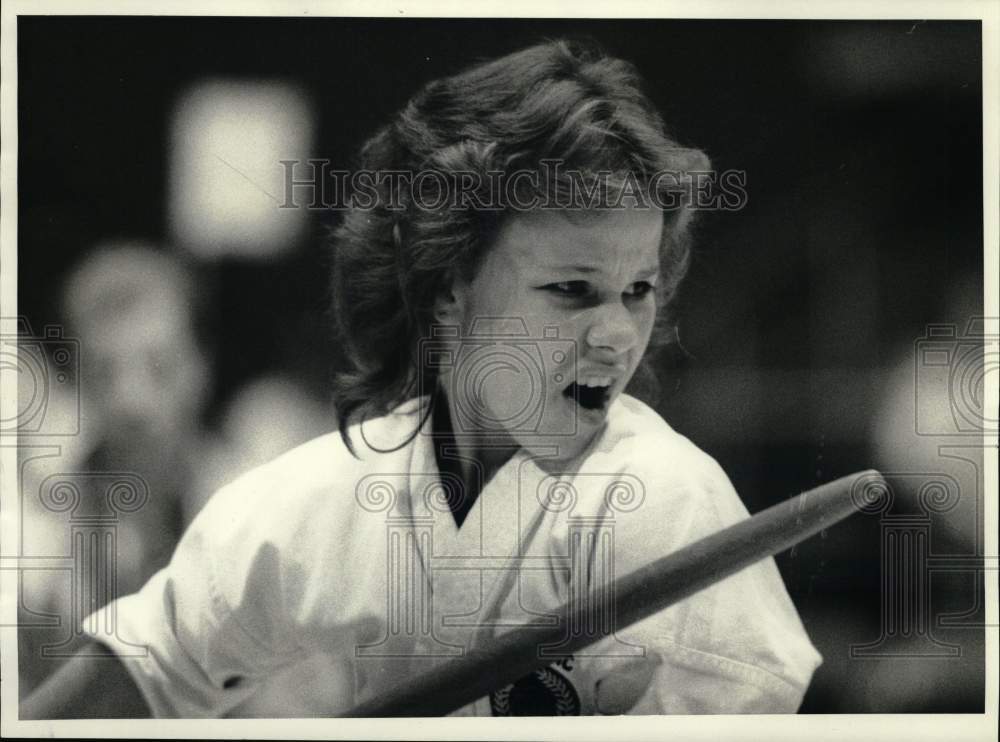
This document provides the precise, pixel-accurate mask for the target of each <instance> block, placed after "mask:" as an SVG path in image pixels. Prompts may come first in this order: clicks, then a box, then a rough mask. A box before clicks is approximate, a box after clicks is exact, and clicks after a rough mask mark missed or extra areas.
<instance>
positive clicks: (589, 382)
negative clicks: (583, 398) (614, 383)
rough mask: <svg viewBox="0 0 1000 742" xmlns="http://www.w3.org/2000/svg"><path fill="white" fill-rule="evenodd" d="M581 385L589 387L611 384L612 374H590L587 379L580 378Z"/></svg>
mask: <svg viewBox="0 0 1000 742" xmlns="http://www.w3.org/2000/svg"><path fill="white" fill-rule="evenodd" d="M578 383H579V384H580V385H581V386H589V387H600V386H611V377H610V376H588V377H587V378H585V379H580V381H579V382H578Z"/></svg>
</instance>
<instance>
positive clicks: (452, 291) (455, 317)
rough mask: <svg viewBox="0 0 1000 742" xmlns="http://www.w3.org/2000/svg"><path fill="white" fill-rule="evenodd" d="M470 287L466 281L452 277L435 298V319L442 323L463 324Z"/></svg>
mask: <svg viewBox="0 0 1000 742" xmlns="http://www.w3.org/2000/svg"><path fill="white" fill-rule="evenodd" d="M468 289H469V287H468V284H467V283H466V282H465V281H462V280H461V279H457V278H450V279H449V280H448V281H446V282H445V285H444V287H443V288H442V289H441V291H439V292H438V296H437V299H435V300H434V320H435V321H436V322H438V323H440V324H442V325H461V324H463V320H464V319H465V312H466V307H467V305H468V295H469V290H468Z"/></svg>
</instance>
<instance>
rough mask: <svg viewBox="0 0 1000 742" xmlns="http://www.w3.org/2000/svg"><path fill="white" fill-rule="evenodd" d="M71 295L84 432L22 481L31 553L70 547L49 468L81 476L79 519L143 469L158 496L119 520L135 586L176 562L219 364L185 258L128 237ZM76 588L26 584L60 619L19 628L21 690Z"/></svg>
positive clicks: (26, 600) (48, 579) (119, 567)
mask: <svg viewBox="0 0 1000 742" xmlns="http://www.w3.org/2000/svg"><path fill="white" fill-rule="evenodd" d="M63 299H64V313H65V319H66V325H67V331H68V333H69V335H70V336H72V337H74V338H76V339H77V340H78V342H79V348H80V355H81V359H80V378H79V384H80V407H81V409H80V416H81V420H80V435H79V436H76V437H75V438H72V439H70V441H69V447H68V448H67V451H66V455H64V456H60V457H59V458H49V459H48V461H46V462H45V463H44V464H43V465H42V466H35V467H33V468H32V469H31V470H30V471H31V473H30V474H28V475H26V476H25V477H24V480H23V481H22V489H23V491H22V502H23V503H24V508H23V509H24V520H25V524H26V528H25V534H24V541H25V543H24V548H25V549H26V551H25V553H32V554H35V555H40V556H41V555H44V556H62V555H66V554H71V553H72V552H71V551H70V550H69V549H70V544H69V533H70V530H69V529H70V525H69V519H68V517H67V514H66V513H56V512H53V511H51V510H47V509H46V508H45V506H44V505H43V504H41V503H40V502H38V501H39V497H38V496H36V494H37V493H38V492H39V487H40V486H41V483H42V482H43V481H44V479H45V477H46V475H50V474H52V473H55V472H58V474H59V475H60V477H61V478H64V479H66V480H67V481H70V482H72V483H74V484H76V485H78V491H79V504H78V505H77V507H76V508H75V509H74V510H73V512H72V514H71V515H72V517H74V518H80V517H81V516H82V517H87V516H96V515H106V514H108V513H109V512H111V511H110V510H109V508H108V503H107V495H108V493H107V492H106V491H105V489H106V486H107V481H106V480H107V478H106V477H104V478H102V477H101V476H100V475H103V474H107V475H114V474H128V475H133V476H137V477H138V478H140V479H141V480H142V481H143V482H145V485H146V490H147V492H148V497H147V499H146V500H145V503H144V504H143V505H142V506H141V507H140V508H139V509H138V510H137V511H135V512H130V513H124V514H120V515H119V516H118V517H117V520H116V528H115V533H116V540H117V544H116V547H117V549H116V561H115V565H114V569H115V579H116V582H115V585H114V588H113V592H114V593H115V594H116V595H125V594H128V593H131V592H133V591H134V590H136V589H138V588H139V587H140V586H141V585H142V584H143V583H144V582H145V581H146V580H147V579H148V578H149V577H150V576H151V575H152V574H154V573H155V572H156V571H157V570H158V569H160V568H161V567H163V566H165V565H166V564H167V562H168V561H169V559H170V555H171V553H172V551H173V548H174V546H175V545H176V543H177V540H178V539H179V537H180V534H181V532H182V530H183V527H184V525H185V524H186V522H187V521H189V520H190V519H191V517H193V515H194V511H195V510H196V509H197V507H198V505H199V501H200V498H199V497H198V496H197V492H198V491H199V487H198V484H197V482H198V471H199V470H200V468H201V459H202V456H203V455H202V453H201V452H202V451H203V450H205V447H206V443H207V434H206V432H205V430H204V427H203V424H202V413H203V411H204V408H205V405H206V402H207V400H208V394H209V390H210V373H211V369H210V364H209V360H208V356H207V355H206V353H205V350H204V348H203V345H202V344H201V343H200V342H199V340H198V333H197V329H198V328H197V322H198V320H197V318H196V312H195V310H194V307H195V303H196V300H197V289H196V285H195V281H194V277H193V275H192V273H191V272H189V270H188V269H187V268H186V267H185V266H184V265H183V264H182V263H181V262H180V260H179V259H178V258H176V257H174V256H172V255H170V254H168V253H166V252H164V251H162V250H157V249H155V248H153V247H151V246H148V245H145V244H137V243H122V244H111V245H105V246H100V247H98V248H97V249H96V250H94V251H93V252H91V253H89V254H88V255H87V256H86V257H85V258H84V259H83V261H82V262H81V263H80V265H79V266H78V267H77V268H76V269H75V270H73V271H72V273H71V274H70V276H69V279H68V281H67V283H66V288H65V292H64V296H63ZM55 401H58V400H55ZM25 471H28V469H27V468H26V469H25ZM90 566H91V565H87V568H88V569H89V568H90ZM70 588H71V586H70V582H69V581H68V579H67V575H66V574H65V573H62V574H60V573H52V572H51V571H50V572H49V574H45V573H44V572H38V573H32V574H31V575H30V576H29V577H28V578H26V579H25V581H24V583H23V588H22V589H23V591H24V596H23V600H22V606H21V609H22V613H24V612H25V611H30V612H31V613H43V614H46V613H47V614H49V615H55V616H58V617H59V618H60V623H61V628H58V629H43V628H25V629H24V630H22V631H21V647H22V650H21V657H22V660H21V666H22V667H21V685H20V690H21V694H22V696H23V695H24V694H26V693H27V692H29V691H30V690H31V689H32V688H33V687H34V686H36V685H37V684H38V683H39V682H40V681H41V680H43V679H44V677H45V676H47V675H48V674H50V673H51V672H52V671H54V670H55V669H56V666H57V665H58V664H59V663H58V662H57V661H55V662H54V661H53V660H52V659H47V658H43V657H42V654H41V649H42V648H43V647H45V646H47V645H53V644H59V643H60V642H61V641H62V640H63V639H64V638H65V636H66V634H67V629H66V625H67V623H68V622H69V621H70V620H72V619H71V617H72V615H73V614H72V610H71V602H70V601H71V597H72V596H71V589H70ZM105 597H110V598H113V597H115V595H112V596H105Z"/></svg>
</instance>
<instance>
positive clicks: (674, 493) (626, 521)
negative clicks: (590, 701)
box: [580, 444, 822, 714]
mask: <svg viewBox="0 0 1000 742" xmlns="http://www.w3.org/2000/svg"><path fill="white" fill-rule="evenodd" d="M688 446H689V448H688V449H687V451H686V455H685V456H684V457H683V460H679V459H676V458H675V459H674V460H673V462H669V460H665V459H663V458H662V457H661V458H660V459H659V461H661V462H663V463H661V464H659V465H658V466H657V467H655V468H654V467H648V466H642V464H641V463H640V464H639V465H638V467H637V468H636V469H635V470H634V471H635V472H636V473H637V474H639V475H640V478H641V479H643V481H644V482H645V485H646V496H645V500H644V502H643V503H642V505H641V506H640V507H638V508H636V509H635V510H634V511H632V512H626V513H618V514H615V525H614V563H613V572H614V574H619V575H624V574H627V573H628V572H630V571H632V570H634V569H637V568H639V567H641V566H643V565H645V564H648V563H649V562H650V561H652V560H653V559H656V558H659V557H661V556H664V555H666V554H669V553H671V552H672V551H675V550H676V549H678V548H680V547H682V546H684V545H686V544H688V543H691V542H693V541H695V540H697V539H699V538H702V537H704V536H707V535H709V534H711V533H714V532H716V531H718V530H721V529H722V528H725V527H726V526H729V525H731V524H733V523H735V522H737V521H739V520H741V519H743V518H746V517H747V516H748V513H747V510H746V508H745V507H744V505H743V503H742V502H741V501H740V499H739V496H738V495H737V494H736V492H735V490H734V489H733V487H732V484H731V483H730V482H729V479H728V478H727V477H726V475H725V473H724V472H723V471H722V469H721V467H719V466H718V464H717V463H716V462H715V461H714V460H713V459H711V457H709V456H708V455H706V454H704V453H703V452H701V451H700V450H698V449H697V448H695V447H694V446H693V445H690V444H688ZM682 450H683V449H682ZM650 460H653V459H650ZM665 469H666V470H668V471H672V472H675V473H669V474H667V475H664V470H665ZM591 574H601V570H599V569H596V568H594V567H593V566H592V568H591ZM619 642H626V643H628V644H632V645H637V646H639V647H642V648H643V656H641V657H632V658H621V657H617V658H616V657H613V656H612V655H614V654H616V653H617V654H619V655H620V654H621V652H620V651H617V652H616V650H617V649H619V648H620V646H621V645H620V644H619ZM602 647H603V648H604V650H606V652H605V656H604V657H602V656H600V655H601V654H602ZM593 649H594V652H593V653H592V656H591V657H589V658H586V663H587V664H588V665H589V673H588V675H590V678H591V682H593V683H595V687H594V693H595V702H596V706H597V709H596V710H597V711H598V712H600V713H610V714H620V713H630V714H749V713H794V712H795V711H796V710H797V709H798V707H799V705H800V704H801V701H802V697H803V695H804V693H805V690H806V688H807V686H808V684H809V682H810V679H811V677H812V674H813V672H814V670H815V669H816V667H817V666H818V665H819V664H820V662H821V660H822V658H821V657H820V655H819V653H818V652H817V651H816V649H815V648H814V647H813V646H812V644H811V642H810V641H809V638H808V636H807V635H806V632H805V629H804V627H803V625H802V622H801V620H800V619H799V616H798V613H797V612H796V610H795V607H794V605H793V604H792V601H791V599H790V598H789V596H788V593H787V591H786V590H785V586H784V584H783V582H782V580H781V576H780V574H779V573H778V570H777V567H776V565H775V563H774V560H773V559H766V560H764V561H761V562H758V563H757V564H755V565H753V566H751V567H749V568H747V569H744V570H742V571H741V572H738V573H736V574H735V575H732V576H730V577H728V578H727V579H725V580H723V581H722V582H719V583H717V584H715V585H713V586H712V587H709V588H707V589H705V590H703V591H701V592H699V593H696V594H695V595H693V596H691V597H690V598H688V599H686V600H684V601H682V602H681V603H679V604H677V605H675V606H671V607H670V608H668V609H666V610H665V611H661V612H660V613H658V614H656V615H653V616H651V617H649V618H647V619H645V620H643V621H640V622H639V623H637V624H634V625H633V626H631V627H628V628H626V629H624V630H622V631H621V632H619V633H618V634H617V635H616V637H615V638H610V637H609V638H606V639H605V640H602V642H601V643H599V644H597V645H595V646H594V648H593ZM593 654H596V655H598V656H593ZM580 659H584V658H580Z"/></svg>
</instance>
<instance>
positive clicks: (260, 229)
mask: <svg viewBox="0 0 1000 742" xmlns="http://www.w3.org/2000/svg"><path fill="white" fill-rule="evenodd" d="M313 129H314V125H313V112H312V108H311V105H310V103H309V101H308V100H307V99H306V97H305V96H304V95H303V94H302V93H301V92H300V91H298V90H297V89H296V88H295V87H294V86H291V85H287V84H283V83H275V82H265V81H259V82H242V81H225V80H210V81H206V82H202V83H199V84H198V85H196V86H194V87H193V88H192V89H190V90H189V91H188V92H187V93H186V94H185V95H184V96H183V97H182V98H181V101H180V103H179V104H178V106H177V108H176V110H175V114H174V119H173V125H172V130H171V144H170V147H171V148H170V176H169V195H168V199H169V219H170V230H171V234H172V237H173V239H174V241H175V242H176V243H177V244H178V245H180V246H182V247H184V248H186V249H187V250H189V251H191V252H192V253H193V254H195V255H197V256H198V257H201V258H206V259H213V258H218V257H222V256H224V255H237V256H241V257H253V258H267V257H271V256H275V255H278V254H280V253H283V252H286V251H287V250H289V249H290V248H292V247H293V246H294V245H295V244H296V241H297V239H298V237H299V235H300V234H301V231H302V229H303V227H304V225H305V223H306V219H305V217H306V213H305V210H304V209H280V208H279V206H280V204H281V203H282V202H283V198H284V196H283V189H284V170H283V168H282V165H281V160H299V159H305V158H306V157H308V156H309V152H310V150H311V147H312V137H313Z"/></svg>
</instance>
